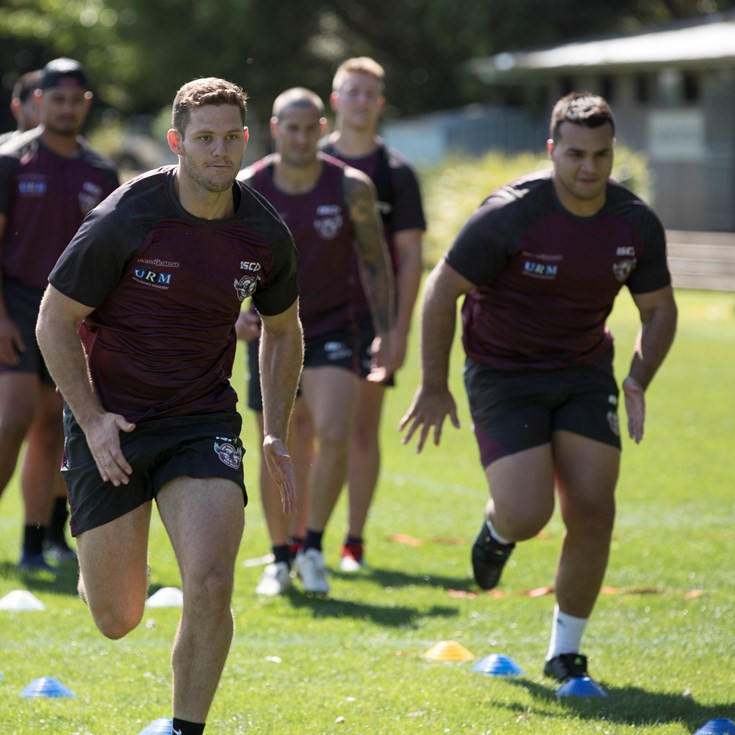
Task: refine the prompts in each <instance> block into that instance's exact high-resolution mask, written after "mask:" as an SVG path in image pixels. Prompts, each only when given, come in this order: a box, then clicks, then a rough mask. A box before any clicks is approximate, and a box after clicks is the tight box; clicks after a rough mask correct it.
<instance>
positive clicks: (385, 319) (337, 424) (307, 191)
mask: <svg viewBox="0 0 735 735" xmlns="http://www.w3.org/2000/svg"><path fill="white" fill-rule="evenodd" d="M325 130H326V120H325V118H324V104H323V102H322V101H321V99H320V98H319V96H318V95H316V94H314V92H312V91H311V90H308V89H304V88H301V87H295V88H293V89H289V90H286V91H285V92H283V93H282V94H281V95H279V96H278V97H277V98H276V100H275V102H274V104H273V116H272V118H271V134H272V136H273V139H274V140H275V143H276V153H275V154H273V155H271V156H267V157H266V158H264V159H261V160H260V161H257V162H256V163H255V164H253V165H252V166H251V167H250V168H249V169H246V171H244V172H243V173H242V174H241V175H240V178H241V179H242V180H243V181H245V182H246V183H247V184H248V185H249V186H251V187H253V188H254V189H256V190H257V191H258V192H260V193H261V194H263V196H265V197H266V199H268V201H270V202H271V203H272V204H273V206H274V207H275V208H276V210H277V211H278V213H279V214H280V215H281V217H283V219H284V221H285V222H286V224H287V225H288V227H289V229H290V230H291V232H292V234H293V236H294V241H295V243H296V248H297V250H298V253H299V256H298V271H299V276H298V278H299V292H300V295H301V320H302V322H303V325H304V341H305V355H304V373H303V376H302V378H301V392H302V396H303V398H302V399H301V400H303V401H304V402H305V403H306V407H307V408H308V419H309V420H310V422H311V424H312V426H313V432H314V435H315V439H316V454H315V455H314V457H313V461H312V465H311V468H310V471H309V473H308V501H307V514H306V516H307V517H306V537H305V540H304V545H303V549H302V550H301V551H300V552H299V553H298V555H297V556H296V567H297V570H298V573H299V575H300V577H301V579H302V582H303V585H304V591H305V592H308V593H316V594H326V593H327V592H328V591H329V583H328V580H327V575H326V568H325V565H324V557H323V554H322V537H323V534H324V531H325V529H326V526H327V523H328V521H329V518H330V516H331V513H332V511H333V509H334V506H335V503H336V502H337V498H338V497H339V493H340V490H341V488H342V485H343V484H344V481H345V478H346V472H347V459H348V451H349V436H350V430H351V428H352V422H353V420H354V411H355V401H356V398H357V373H358V371H359V361H358V352H357V331H356V322H355V315H354V302H353V297H354V294H353V287H352V284H351V280H350V273H351V272H352V264H353V259H354V258H355V255H356V256H357V260H358V262H359V264H360V268H361V271H362V273H363V276H364V283H365V291H366V294H367V299H368V303H369V304H370V307H371V311H372V314H373V318H374V330H375V334H376V335H377V338H376V340H375V342H374V347H375V350H376V351H375V354H374V355H373V363H372V368H371V372H370V374H369V375H368V380H371V381H372V380H375V381H381V380H384V379H385V378H386V377H387V373H388V370H389V368H390V365H389V359H390V354H389V349H388V348H389V339H388V334H389V331H390V329H391V327H392V323H393V311H392V309H393V279H392V272H391V267H390V260H389V256H388V248H387V246H386V243H385V240H384V238H383V234H382V227H381V223H380V220H379V218H378V216H377V211H376V206H375V191H374V188H373V185H372V183H371V181H370V179H369V178H368V177H367V176H366V175H365V174H363V173H362V172H360V171H358V170H357V169H353V168H350V167H348V166H345V165H344V164H343V163H341V162H340V161H337V160H336V159H334V158H331V157H330V156H327V155H325V154H323V153H319V152H318V150H317V145H318V142H319V138H320V137H321V136H322V135H323V134H324V132H325ZM251 373H252V370H251ZM254 380H255V381H257V377H254V376H253V375H252V374H251V389H253V387H254V386H253V381H254ZM255 408H256V409H257V406H255ZM297 418H298V419H299V420H300V421H303V417H301V416H297ZM300 440H301V441H308V436H307V437H303V436H301V437H300ZM300 452H301V454H302V455H306V454H307V452H308V448H304V447H303V446H302V447H300ZM266 497H267V493H266ZM265 511H266V518H267V521H268V526H269V529H270V531H271V543H272V545H273V553H274V556H275V563H274V564H273V565H270V566H269V567H268V568H267V569H266V570H265V575H264V578H263V580H261V584H259V585H258V590H259V591H260V592H261V593H264V594H279V593H280V592H283V591H284V589H286V588H287V587H288V585H289V584H290V577H289V548H288V525H287V524H286V523H285V519H283V517H282V514H281V513H280V510H279V509H278V508H277V507H275V508H269V507H268V505H267V504H266V505H265Z"/></svg>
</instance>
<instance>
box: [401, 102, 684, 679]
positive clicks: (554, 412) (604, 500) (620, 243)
mask: <svg viewBox="0 0 735 735" xmlns="http://www.w3.org/2000/svg"><path fill="white" fill-rule="evenodd" d="M550 133H551V137H550V139H549V141H548V152H549V156H550V158H551V161H552V169H551V170H550V171H545V172H541V173H537V174H533V175H530V176H527V177H525V178H523V179H520V180H518V181H515V182H513V183H511V184H509V185H508V186H504V187H502V188H500V189H498V190H497V191H496V192H494V193H493V194H491V195H490V196H489V197H488V198H487V199H486V200H485V202H484V203H483V204H482V205H481V206H480V207H479V209H478V210H477V211H476V212H475V213H474V214H473V215H472V216H471V217H470V219H469V220H468V222H467V223H466V224H465V226H464V228H463V229H462V231H461V232H460V233H459V236H458V237H457V239H456V241H455V243H454V245H453V246H452V248H451V249H450V251H449V252H448V253H447V255H446V256H445V257H444V259H443V260H442V261H441V262H440V263H439V264H438V265H437V266H436V267H435V268H434V270H433V271H432V273H431V275H430V276H429V279H428V281H427V284H426V291H425V295H424V299H423V305H422V324H423V327H422V350H421V353H422V354H421V363H422V367H423V376H422V382H421V385H420V386H419V389H418V391H417V393H416V396H415V398H414V401H413V403H412V404H411V406H410V408H409V410H408V411H407V413H406V414H405V416H404V417H403V419H402V421H401V429H407V433H406V436H405V438H404V443H405V442H408V441H409V440H410V439H411V437H412V436H413V434H414V433H416V432H418V444H417V450H418V451H421V450H422V448H423V446H424V444H425V442H426V440H427V438H428V436H429V434H430V433H433V440H434V443H435V444H438V443H439V441H440V438H441V429H442V425H443V422H444V419H445V418H446V417H447V416H449V418H450V420H451V422H452V424H453V425H454V426H456V427H458V426H459V422H458V419H457V409H456V406H455V403H454V400H453V398H452V395H451V393H450V392H449V389H448V371H449V365H448V360H449V353H450V349H451V344H452V340H453V336H454V324H455V311H456V301H457V299H458V298H459V297H460V296H464V297H465V298H464V305H463V306H462V324H463V336H462V339H463V345H464V349H465V352H466V354H467V361H466V365H465V373H464V378H465V386H466V389H467V395H468V399H469V404H470V412H471V414H472V420H473V422H474V429H475V434H476V437H477V442H478V445H479V448H480V458H481V461H482V465H483V467H484V468H485V474H486V477H487V481H488V484H489V487H490V494H491V499H490V500H489V501H488V504H487V507H486V520H485V522H483V525H482V528H481V530H480V534H479V535H478V537H477V539H476V541H475V543H474V546H473V548H472V566H473V572H474V576H475V580H476V581H477V583H478V584H479V585H480V587H482V588H483V589H491V588H493V587H495V585H497V583H498V581H499V579H500V574H501V571H502V569H503V566H504V564H505V563H506V561H507V560H508V557H509V555H510V553H511V551H512V550H513V547H514V545H515V543H516V542H518V541H523V540H525V539H529V538H533V537H534V536H536V534H538V532H539V531H540V530H541V529H542V528H543V527H544V526H545V525H546V523H547V522H548V521H549V519H550V518H551V515H552V512H553V509H554V488H555V486H556V494H557V495H558V499H559V505H560V508H561V514H562V519H563V521H564V524H565V526H566V535H565V538H564V544H563V547H562V551H561V557H560V559H559V565H558V569H557V573H556V584H555V590H556V599H557V605H556V608H555V610H554V617H553V622H552V631H551V641H550V644H549V650H548V652H547V655H546V663H545V665H544V673H545V674H546V675H547V676H550V677H552V678H555V679H557V680H559V681H565V680H567V679H569V678H571V677H580V676H586V675H587V659H586V657H585V656H583V655H581V654H580V653H579V647H580V643H581V639H582V635H583V633H584V630H585V626H586V624H587V620H588V618H589V616H590V614H591V612H592V609H593V607H594V604H595V601H596V599H597V596H598V594H599V591H600V586H601V584H602V580H603V577H604V574H605V568H606V566H607V561H608V555H609V550H610V539H611V536H612V529H613V522H614V516H615V485H616V483H617V478H618V469H619V466H620V450H621V443H620V431H619V426H618V386H617V384H616V381H615V378H614V375H613V342H612V336H611V334H610V332H609V331H608V329H607V327H606V324H605V322H606V319H607V317H608V315H609V314H610V311H611V310H612V307H613V302H614V300H615V297H616V295H617V293H618V291H620V289H621V288H622V286H623V285H626V286H627V287H628V290H629V292H630V294H631V296H632V297H633V301H634V302H635V304H636V306H637V307H638V311H639V313H640V319H641V329H640V333H639V335H638V339H637V341H636V344H635V346H634V350H633V358H632V361H631V364H630V369H629V372H628V375H627V377H626V378H625V380H624V381H623V384H622V387H623V393H624V396H625V405H626V409H627V415H628V433H629V435H630V437H631V438H632V439H633V440H634V441H635V442H639V441H640V440H641V438H642V437H643V423H644V406H645V404H644V392H645V390H646V388H648V386H649V384H650V382H651V380H652V379H653V376H654V375H655V373H656V371H657V369H658V368H659V367H660V365H661V363H662V362H663V360H664V358H665V356H666V354H667V352H668V350H669V347H670V346H671V343H672V341H673V338H674V333H675V330H676V318H677V310H676V304H675V301H674V295H673V290H672V288H671V278H670V275H669V270H668V267H667V263H666V242H665V235H664V231H663V227H662V226H661V223H660V222H659V220H658V218H657V217H656V215H655V214H654V213H653V212H652V211H651V209H649V207H647V206H646V205H645V204H644V203H643V202H642V201H641V200H640V199H639V198H638V197H636V196H635V195H634V194H632V193H631V192H630V191H628V190H627V189H625V188H624V187H623V186H621V185H620V184H619V183H617V182H615V181H614V180H612V179H610V173H611V171H612V163H613V148H614V143H615V138H614V135H615V122H614V118H613V114H612V111H611V110H610V107H609V106H608V104H607V103H606V102H605V100H603V99H602V98H600V97H597V96H595V95H591V94H589V93H572V94H570V95H568V96H566V97H564V98H562V99H561V100H559V102H557V104H556V106H555V107H554V109H553V112H552V115H551V126H550Z"/></svg>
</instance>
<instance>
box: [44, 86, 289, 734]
mask: <svg viewBox="0 0 735 735" xmlns="http://www.w3.org/2000/svg"><path fill="white" fill-rule="evenodd" d="M245 107H246V102H245V94H244V92H243V91H242V90H241V89H240V88H239V87H237V86H236V85H234V84H231V83H230V82H227V81H224V80H222V79H216V78H205V79H197V80H194V81H193V82H189V83H188V84H185V85H184V86H183V87H182V88H181V89H180V90H179V92H178V93H177V95H176V98H175V100H174V105H173V127H172V129H171V130H169V132H168V143H169V146H170V148H171V150H172V151H173V152H174V153H175V154H176V155H177V156H178V158H179V163H178V165H177V166H165V167H163V168H160V169H158V170H156V171H150V172H148V173H147V174H143V175H141V176H139V177H138V178H136V179H133V180H132V181H130V182H128V183H126V184H124V185H123V186H121V187H120V188H119V189H118V190H117V191H116V192H115V193H114V194H112V195H111V196H110V197H108V199H107V200H105V201H104V202H103V203H102V204H101V205H100V206H98V207H97V208H96V209H95V210H93V211H92V212H91V213H90V215H89V216H88V217H87V218H86V220H85V222H84V224H83V225H82V227H81V228H80V230H79V232H78V233H77V234H76V236H75V237H74V239H73V240H72V241H71V243H70V244H69V246H68V248H67V249H66V250H65V251H64V253H63V254H62V256H61V258H60V259H59V261H58V263H57V264H56V266H55V267H54V269H53V271H52V272H51V275H50V276H49V282H50V285H49V286H48V288H47V290H46V293H45V296H44V299H43V302H42V305H41V313H40V317H39V321H38V328H37V336H38V341H39V344H40V346H41V350H42V351H43V355H44V357H45V359H46V363H47V365H48V367H49V370H50V372H51V374H52V376H53V377H54V379H55V381H56V384H57V385H58V387H59V390H60V391H61V394H62V395H63V397H64V401H65V408H64V429H65V442H66V443H65V453H64V454H65V456H64V475H65V477H66V481H67V484H68V485H69V491H70V496H71V505H72V531H73V532H74V533H75V535H77V541H78V549H79V563H80V567H81V575H80V582H79V591H80V594H81V595H82V596H83V597H84V599H86V601H87V603H88V604H89V607H90V611H91V613H92V616H93V618H94V621H95V623H96V624H97V626H98V628H99V629H100V631H101V632H102V633H103V634H104V635H105V636H107V637H109V638H120V637H122V636H124V635H126V634H127V633H128V632H129V631H131V630H132V629H133V628H135V627H136V626H137V625H138V623H139V622H140V620H141V618H142V616H143V611H144V607H145V602H146V594H147V588H148V578H147V550H148V532H149V525H150V519H151V511H152V501H153V500H154V499H155V500H156V503H157V505H158V511H159V514H160V516H161V519H162V521H163V524H164V526H165V528H166V531H167V533H168V535H169V538H170V539H171V543H172V546H173V548H174V551H175V553H176V559H177V560H178V563H179V571H180V574H181V581H182V585H183V598H184V606H183V611H182V615H181V621H180V623H179V629H178V632H177V635H176V640H175V642H174V647H173V656H172V661H173V677H174V696H173V731H174V732H176V733H179V734H180V735H200V733H201V732H202V731H203V730H204V723H205V719H206V716H207V713H208V711H209V708H210V705H211V703H212V699H213V697H214V694H215V690H216V688H217V684H218V681H219V678H220V675H221V672H222V667H223V666H224V663H225V659H226V658H227V653H228V650H229V647H230V642H231V640H232V631H233V621H232V611H231V609H230V603H231V598H232V589H233V582H234V571H235V570H234V567H235V559H236V556H237V551H238V547H239V545H240V540H241V537H242V532H243V525H244V518H243V515H244V514H243V508H244V504H245V503H246V502H247V495H246V493H245V485H244V482H243V471H242V458H243V453H244V450H243V446H242V443H241V441H240V430H241V426H242V421H241V418H240V415H239V414H238V413H237V411H236V408H235V404H236V402H237V395H236V393H235V390H234V389H233V388H232V385H231V384H230V376H231V374H232V364H233V360H234V356H235V349H236V342H237V340H236V337H235V323H236V321H237V318H238V315H239V313H240V307H241V305H242V303H243V301H244V300H245V299H246V298H248V297H252V299H253V300H254V301H255V304H256V305H257V307H258V309H259V311H260V315H261V319H262V323H263V337H262V340H261V343H262V348H261V359H262V364H261V376H262V381H263V395H264V402H263V416H264V433H265V436H264V438H263V452H264V456H265V460H266V462H267V463H268V467H269V469H270V471H271V473H272V474H273V476H274V479H275V484H276V487H277V491H278V490H280V494H281V502H282V505H283V509H284V512H286V513H288V512H291V511H292V510H293V507H294V502H295V481H294V477H293V469H292V467H291V462H290V458H289V457H288V454H287V452H286V448H285V444H284V441H285V437H286V432H287V427H288V418H289V415H290V413H291V409H292V406H293V400H294V395H295V392H296V386H297V383H298V379H299V375H300V372H301V364H302V360H303V342H302V333H301V324H300V322H299V319H298V284H297V281H296V251H295V249H294V246H293V240H292V238H291V235H290V233H289V232H288V229H287V228H286V227H285V225H284V224H283V222H282V220H281V219H280V218H279V217H278V215H277V214H276V213H275V212H274V211H273V209H272V208H271V207H270V205H269V204H268V203H267V202H266V201H265V200H264V199H263V198H262V197H260V196H259V195H257V194H256V193H255V192H253V191H252V190H250V189H248V188H247V187H246V186H244V185H242V184H240V183H239V182H236V181H235V176H236V175H237V172H238V170H239V169H240V165H241V162H242V157H243V154H244V151H245V145H246V142H247V128H246V127H245Z"/></svg>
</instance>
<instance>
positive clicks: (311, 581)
mask: <svg viewBox="0 0 735 735" xmlns="http://www.w3.org/2000/svg"><path fill="white" fill-rule="evenodd" d="M296 570H297V571H298V574H299V577H301V581H302V582H303V583H304V592H306V593H307V594H312V595H326V594H327V593H328V592H329V582H328V581H327V570H326V568H325V566H324V557H323V556H322V552H321V551H318V550H317V549H307V550H306V551H300V552H299V553H298V554H297V555H296Z"/></svg>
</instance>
